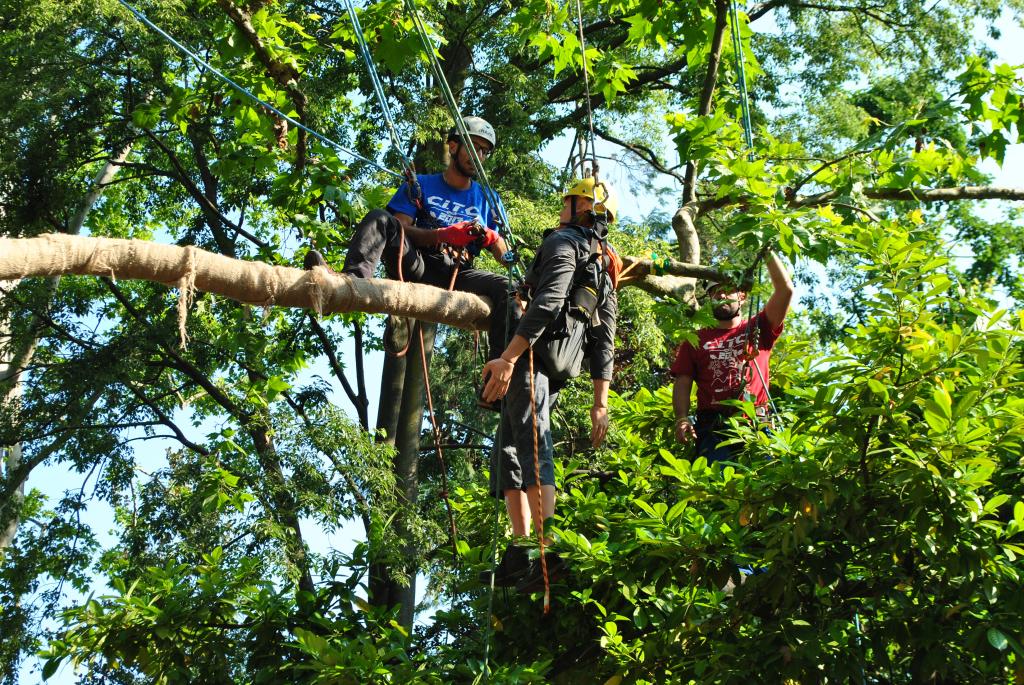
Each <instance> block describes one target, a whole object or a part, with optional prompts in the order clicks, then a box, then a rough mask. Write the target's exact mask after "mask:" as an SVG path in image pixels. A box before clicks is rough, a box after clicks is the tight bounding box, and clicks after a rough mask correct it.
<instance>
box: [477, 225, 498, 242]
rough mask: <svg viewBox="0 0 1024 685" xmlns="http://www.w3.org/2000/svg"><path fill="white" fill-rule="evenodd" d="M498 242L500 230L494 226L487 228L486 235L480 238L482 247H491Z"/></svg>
mask: <svg viewBox="0 0 1024 685" xmlns="http://www.w3.org/2000/svg"><path fill="white" fill-rule="evenodd" d="M496 242H498V232H497V231H495V230H494V229H493V228H485V229H484V235H483V237H482V238H481V239H480V245H481V246H482V247H490V246H491V245H493V244H494V243H496Z"/></svg>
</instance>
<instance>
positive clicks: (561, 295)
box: [482, 178, 621, 592]
mask: <svg viewBox="0 0 1024 685" xmlns="http://www.w3.org/2000/svg"><path fill="white" fill-rule="evenodd" d="M617 211H618V204H617V202H616V199H615V196H614V194H613V193H612V191H611V189H610V187H609V186H608V184H606V183H595V179H593V178H586V179H583V180H582V181H580V182H578V183H576V184H575V185H573V186H572V187H571V188H569V190H567V191H566V193H565V195H564V196H563V199H562V211H561V213H560V214H559V225H558V226H557V227H556V228H554V229H551V230H549V231H547V232H546V233H545V234H544V240H543V242H542V243H541V246H540V249H539V250H538V251H537V256H536V257H535V258H534V261H533V264H531V266H530V269H529V270H528V271H527V273H526V275H525V277H524V290H525V296H526V297H525V299H526V301H527V302H528V304H527V306H526V309H525V311H524V312H523V314H522V317H521V318H520V320H519V323H518V325H517V327H516V332H515V336H514V337H513V338H512V340H511V342H509V344H508V346H507V347H506V348H505V350H504V352H503V353H502V354H501V356H500V357H498V358H497V359H493V360H491V361H489V362H487V364H486V365H485V366H484V370H483V378H484V382H485V385H484V388H483V393H482V395H483V399H484V400H485V401H487V402H493V401H495V400H498V399H499V398H502V397H504V402H503V403H502V409H501V426H500V427H499V435H500V437H501V445H500V448H501V450H500V454H498V453H497V449H496V450H495V451H496V454H495V456H494V459H492V468H491V489H492V492H494V494H495V496H498V497H504V499H505V505H506V508H507V510H508V513H509V518H510V519H511V521H512V534H513V536H514V537H515V538H524V537H526V536H527V535H528V532H529V526H530V521H531V520H532V521H533V524H534V527H535V528H536V530H537V531H538V533H541V534H542V532H543V522H544V521H545V520H546V519H548V518H550V517H552V516H553V515H554V513H555V471H554V456H553V451H554V450H553V443H552V439H551V407H552V406H553V405H554V403H555V401H556V400H557V397H558V391H559V390H560V389H561V387H562V385H564V383H565V382H566V381H567V380H568V379H569V378H571V377H574V376H576V375H578V374H579V373H580V369H581V364H582V360H583V358H584V357H586V358H589V360H590V375H591V379H592V381H593V385H594V404H593V406H592V407H591V409H590V419H591V432H590V440H591V444H593V446H594V447H595V448H597V447H598V446H600V445H601V443H602V442H603V441H604V438H605V435H606V433H607V431H608V386H609V384H610V383H611V378H612V367H613V355H614V340H615V319H616V315H617V314H618V301H617V299H616V296H615V283H616V280H617V276H618V269H617V268H616V267H617V266H618V265H620V264H621V262H618V261H617V259H618V258H617V257H616V256H614V252H613V251H612V250H611V248H610V247H609V246H608V243H607V224H608V223H609V222H611V221H614V220H615V215H616V213H617ZM531 349H532V361H533V378H532V384H531V378H530V362H531V358H530V357H531V355H530V354H528V353H527V351H528V350H531ZM531 386H532V389H533V395H532V401H531V393H530V391H531ZM531 405H532V406H531ZM534 417H536V418H534ZM534 430H536V432H537V443H536V444H537V448H536V449H537V454H536V457H537V459H538V461H539V464H540V469H539V470H540V482H539V483H538V482H537V479H536V477H535V473H534ZM495 443H496V446H497V443H498V441H495ZM538 495H539V496H538ZM546 558H547V566H548V573H549V576H557V574H558V572H559V570H560V569H561V567H562V563H561V560H560V559H559V558H558V556H557V555H555V554H554V553H548V554H547V555H546ZM494 582H495V584H497V585H505V586H510V585H516V586H517V587H518V589H519V590H520V591H523V592H530V591H534V590H537V589H540V587H542V585H541V584H542V583H543V577H542V575H541V569H540V565H539V563H537V562H534V563H533V564H532V565H531V564H530V562H529V561H528V557H527V550H526V548H525V547H521V546H518V545H516V540H513V543H512V544H511V545H509V547H508V548H507V549H506V550H505V554H504V555H503V557H502V560H501V563H500V564H499V565H498V568H497V571H496V573H495V579H494Z"/></svg>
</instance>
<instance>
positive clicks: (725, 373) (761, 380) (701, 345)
mask: <svg viewBox="0 0 1024 685" xmlns="http://www.w3.org/2000/svg"><path fill="white" fill-rule="evenodd" d="M766 264H767V266H768V275H769V277H770V278H771V281H772V295H771V297H769V298H768V302H767V304H765V306H764V309H762V310H761V311H760V312H758V314H757V315H756V316H755V317H753V318H751V319H746V320H744V319H742V318H741V313H742V311H743V305H744V303H745V302H746V300H747V293H745V292H743V291H742V290H740V289H739V288H737V287H735V286H733V285H731V284H728V283H717V284H715V285H714V286H712V287H710V288H708V291H707V294H708V296H709V297H710V298H711V300H712V302H713V303H714V308H713V309H712V312H711V313H712V315H713V316H714V317H715V319H717V320H718V325H717V326H715V327H714V328H704V329H701V330H699V331H697V341H698V344H697V345H696V346H695V345H693V344H692V343H688V342H684V343H683V344H681V345H680V346H679V350H678V351H677V352H676V359H675V362H674V363H673V364H672V375H673V376H674V377H675V383H674V385H673V386H672V407H673V409H674V410H675V415H676V425H675V435H676V439H677V440H679V441H680V442H683V443H687V442H690V441H691V440H694V439H696V440H697V454H698V455H700V456H703V457H704V458H706V459H707V460H708V461H709V462H715V461H724V460H732V459H733V457H734V456H735V455H734V453H733V451H732V449H731V446H726V445H719V443H720V442H721V441H722V440H724V439H725V437H726V436H725V435H723V429H724V427H725V420H724V419H725V417H727V416H728V415H729V414H732V413H734V412H735V408H734V407H731V406H729V405H723V404H722V402H723V401H724V400H739V399H744V397H745V396H749V398H750V399H752V400H753V402H754V406H755V407H756V408H757V412H758V414H761V415H767V411H768V389H767V385H768V361H769V359H770V358H771V354H772V347H773V346H774V345H775V341H776V340H777V339H778V337H779V334H780V333H782V324H783V321H784V320H785V318H786V314H787V313H788V312H789V303H790V300H792V299H793V282H792V281H791V280H790V278H789V273H787V271H786V269H785V267H783V265H782V262H781V261H779V258H778V257H776V256H775V255H774V254H772V253H770V252H769V253H768V255H767V259H766ZM748 359H749V360H750V361H749V363H748V364H744V362H745V361H746V360H748ZM694 381H696V382H697V414H696V421H695V422H694V421H691V419H690V390H691V388H692V387H693V383H694Z"/></svg>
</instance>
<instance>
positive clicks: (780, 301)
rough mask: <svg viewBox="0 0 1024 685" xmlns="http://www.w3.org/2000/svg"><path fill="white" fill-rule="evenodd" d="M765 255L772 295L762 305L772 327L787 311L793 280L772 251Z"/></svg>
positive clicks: (779, 324)
mask: <svg viewBox="0 0 1024 685" xmlns="http://www.w3.org/2000/svg"><path fill="white" fill-rule="evenodd" d="M767 257H768V258H767V259H766V260H765V264H767V266H768V277H769V278H771V280H772V296H771V297H769V298H768V303H767V304H766V305H765V306H764V315H765V317H766V318H767V319H768V323H769V324H771V327H772V328H778V327H779V326H781V325H782V322H783V321H785V320H786V314H788V313H789V303H790V302H791V301H792V299H793V281H792V280H791V279H790V277H789V272H788V271H787V270H786V267H785V266H783V264H782V261H781V260H779V258H778V257H777V256H776V255H775V253H774V252H769V253H768V255H767Z"/></svg>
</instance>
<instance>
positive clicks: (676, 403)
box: [672, 376, 693, 419]
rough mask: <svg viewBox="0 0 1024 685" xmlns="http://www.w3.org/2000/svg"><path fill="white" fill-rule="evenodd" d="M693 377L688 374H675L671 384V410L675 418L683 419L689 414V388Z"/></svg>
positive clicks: (691, 385)
mask: <svg viewBox="0 0 1024 685" xmlns="http://www.w3.org/2000/svg"><path fill="white" fill-rule="evenodd" d="M692 387H693V379H692V378H690V377H689V376H677V377H676V380H675V383H674V384H673V385H672V410H673V412H674V413H675V416H676V418H677V419H685V418H686V417H688V416H689V415H690V389H691V388H692Z"/></svg>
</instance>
